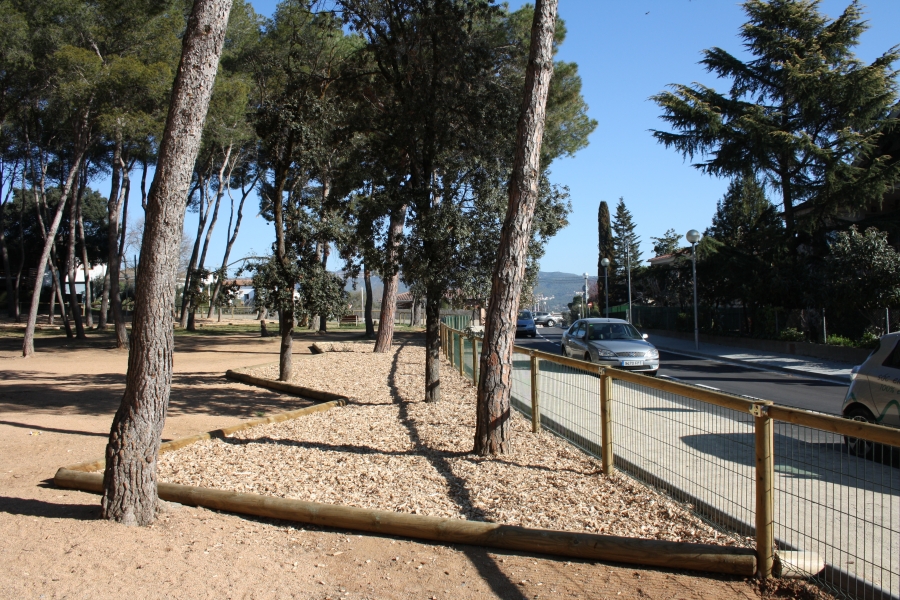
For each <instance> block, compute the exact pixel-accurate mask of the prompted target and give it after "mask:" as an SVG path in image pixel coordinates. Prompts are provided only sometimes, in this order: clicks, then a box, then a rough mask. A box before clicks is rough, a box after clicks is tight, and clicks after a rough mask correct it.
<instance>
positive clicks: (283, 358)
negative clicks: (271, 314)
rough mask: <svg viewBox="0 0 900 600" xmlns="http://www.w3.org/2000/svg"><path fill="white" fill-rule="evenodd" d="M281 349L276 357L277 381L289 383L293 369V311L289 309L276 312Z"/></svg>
mask: <svg viewBox="0 0 900 600" xmlns="http://www.w3.org/2000/svg"><path fill="white" fill-rule="evenodd" d="M278 332H279V333H280V334H281V349H280V351H279V355H278V374H279V375H278V380H279V381H290V380H291V375H292V374H293V369H294V364H293V361H294V311H293V310H291V309H290V308H289V307H285V308H282V309H281V310H280V311H278Z"/></svg>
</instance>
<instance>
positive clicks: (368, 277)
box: [363, 265, 375, 339]
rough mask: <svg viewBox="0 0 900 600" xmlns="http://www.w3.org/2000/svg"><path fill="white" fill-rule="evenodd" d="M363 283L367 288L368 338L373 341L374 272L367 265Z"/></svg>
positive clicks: (365, 315)
mask: <svg viewBox="0 0 900 600" xmlns="http://www.w3.org/2000/svg"><path fill="white" fill-rule="evenodd" d="M363 281H364V282H365V286H366V307H365V313H364V319H365V321H366V337H367V338H369V339H371V338H373V337H375V323H374V320H373V319H372V272H371V271H369V269H368V267H366V266H365V265H364V266H363Z"/></svg>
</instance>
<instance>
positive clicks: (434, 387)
mask: <svg viewBox="0 0 900 600" xmlns="http://www.w3.org/2000/svg"><path fill="white" fill-rule="evenodd" d="M441 297H442V294H441V293H440V291H438V290H432V289H429V290H428V293H427V295H426V300H425V402H439V401H440V399H441Z"/></svg>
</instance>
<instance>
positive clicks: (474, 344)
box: [472, 337, 478, 387]
mask: <svg viewBox="0 0 900 600" xmlns="http://www.w3.org/2000/svg"><path fill="white" fill-rule="evenodd" d="M472 385H474V386H475V387H478V338H477V337H473V338H472Z"/></svg>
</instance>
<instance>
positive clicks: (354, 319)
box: [338, 315, 359, 327]
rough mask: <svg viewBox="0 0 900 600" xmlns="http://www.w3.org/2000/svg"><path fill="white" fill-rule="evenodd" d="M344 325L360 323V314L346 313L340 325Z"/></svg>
mask: <svg viewBox="0 0 900 600" xmlns="http://www.w3.org/2000/svg"><path fill="white" fill-rule="evenodd" d="M342 325H359V315H344V316H343V317H341V322H340V323H339V324H338V327H340V326H342Z"/></svg>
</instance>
